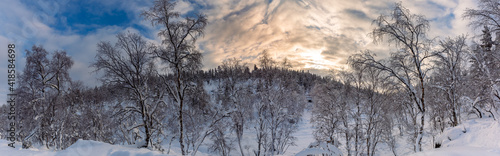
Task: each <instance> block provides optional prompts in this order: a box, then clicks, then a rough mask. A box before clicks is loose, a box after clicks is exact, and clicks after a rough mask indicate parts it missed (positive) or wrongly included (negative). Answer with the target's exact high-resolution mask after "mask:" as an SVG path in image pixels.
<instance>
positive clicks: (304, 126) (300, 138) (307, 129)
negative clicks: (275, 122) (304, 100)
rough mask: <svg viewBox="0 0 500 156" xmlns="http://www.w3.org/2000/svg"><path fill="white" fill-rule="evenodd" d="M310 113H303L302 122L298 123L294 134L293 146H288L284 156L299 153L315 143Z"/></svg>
mask: <svg viewBox="0 0 500 156" xmlns="http://www.w3.org/2000/svg"><path fill="white" fill-rule="evenodd" d="M311 116H312V114H311V112H310V111H307V110H306V111H304V113H303V116H302V120H301V121H300V122H299V130H298V131H297V132H295V133H294V136H295V137H297V140H296V142H295V144H296V145H295V146H290V147H289V148H288V150H287V151H286V152H285V154H284V155H294V154H296V153H299V152H300V151H302V150H304V149H306V148H307V147H308V146H309V144H310V143H312V142H314V141H316V140H315V139H314V135H313V134H312V133H313V130H314V127H313V125H312V124H311V122H309V121H310V119H311Z"/></svg>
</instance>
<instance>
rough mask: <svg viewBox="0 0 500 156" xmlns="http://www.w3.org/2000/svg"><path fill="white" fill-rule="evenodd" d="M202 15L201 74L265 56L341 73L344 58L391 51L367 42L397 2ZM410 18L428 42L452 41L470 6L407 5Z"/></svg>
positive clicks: (241, 7)
mask: <svg viewBox="0 0 500 156" xmlns="http://www.w3.org/2000/svg"><path fill="white" fill-rule="evenodd" d="M197 2H198V4H202V5H205V6H206V7H205V10H202V11H203V12H205V13H206V14H207V15H208V18H209V21H210V24H209V25H208V26H207V29H206V32H207V33H206V36H205V37H204V38H203V39H201V40H200V41H199V47H200V48H201V49H202V51H203V52H204V54H205V68H214V67H216V66H217V65H219V64H220V62H221V61H222V60H223V59H226V58H231V57H237V58H243V59H244V61H246V62H247V63H249V64H256V63H257V58H258V56H259V54H260V53H261V52H262V51H263V50H267V51H268V52H270V54H272V56H273V57H274V58H275V59H278V60H279V59H281V58H284V57H289V58H291V59H293V60H295V62H296V63H295V65H296V66H295V68H296V69H300V68H311V67H315V68H319V69H328V68H340V67H343V66H345V63H346V59H347V57H348V56H349V55H351V54H353V53H356V52H359V51H361V50H364V49H371V50H373V51H374V52H375V53H377V54H378V56H379V58H381V57H386V56H388V53H389V52H390V51H391V49H390V48H388V46H387V44H385V43H380V44H374V43H372V38H370V37H369V36H368V34H369V33H370V31H371V30H373V28H374V26H373V25H372V21H373V20H374V19H376V18H377V17H378V16H380V15H381V14H385V15H388V14H389V13H390V11H391V9H392V7H393V6H394V4H395V3H396V2H397V1H393V0H382V1H364V0H350V1H321V0H297V1H280V0H273V1H266V0H253V1H230V0H224V1H209V0H198V1H197ZM402 3H403V5H404V6H405V7H407V8H408V9H410V11H411V13H414V14H422V15H424V16H426V18H427V19H429V20H431V31H430V32H429V34H431V35H430V36H429V37H430V38H434V37H437V36H444V37H446V36H448V35H449V36H456V35H459V34H462V33H465V32H468V30H469V29H468V28H467V27H466V23H467V21H463V20H462V19H461V18H460V16H461V15H462V13H463V10H464V9H465V8H464V6H474V2H473V1H472V0H445V1H442V0H417V1H412V0H406V1H403V2H402Z"/></svg>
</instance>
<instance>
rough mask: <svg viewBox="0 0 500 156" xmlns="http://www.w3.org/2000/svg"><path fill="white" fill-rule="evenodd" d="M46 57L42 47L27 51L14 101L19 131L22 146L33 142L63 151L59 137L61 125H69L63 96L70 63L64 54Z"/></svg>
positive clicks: (60, 135)
mask: <svg viewBox="0 0 500 156" xmlns="http://www.w3.org/2000/svg"><path fill="white" fill-rule="evenodd" d="M49 55H50V54H49V53H48V52H47V51H46V50H45V49H44V48H43V47H42V46H33V47H32V50H31V51H29V50H26V66H25V68H24V71H23V73H22V74H21V76H20V79H21V81H20V84H19V88H18V90H17V93H18V95H19V96H20V97H23V98H19V99H18V100H19V101H17V102H18V103H19V106H18V107H19V108H18V109H17V110H20V113H19V114H23V115H21V116H19V122H20V123H21V124H20V131H19V136H20V138H21V139H22V142H23V146H24V147H29V146H30V145H31V143H32V142H35V143H41V144H42V145H44V146H46V147H47V148H50V147H55V148H56V149H62V148H63V143H62V141H60V140H61V137H63V136H64V135H66V134H64V133H63V132H62V130H63V129H64V124H65V123H66V122H68V121H67V120H64V119H66V118H67V115H71V114H68V112H67V110H68V109H67V105H66V102H65V101H64V100H63V98H62V97H63V95H64V93H65V92H66V91H67V89H68V84H69V83H70V82H71V79H70V77H69V74H68V73H69V69H70V68H71V66H72V65H73V61H72V60H71V58H70V57H69V56H67V55H66V52H65V51H55V52H54V53H52V58H51V59H49V58H48V57H49Z"/></svg>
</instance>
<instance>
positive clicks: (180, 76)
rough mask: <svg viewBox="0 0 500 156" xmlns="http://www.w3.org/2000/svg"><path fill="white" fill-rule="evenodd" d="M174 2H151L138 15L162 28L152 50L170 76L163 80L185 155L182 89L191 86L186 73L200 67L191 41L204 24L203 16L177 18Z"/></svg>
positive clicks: (201, 33) (187, 88)
mask: <svg viewBox="0 0 500 156" xmlns="http://www.w3.org/2000/svg"><path fill="white" fill-rule="evenodd" d="M174 6H175V3H173V2H171V1H170V0H158V1H155V3H154V6H153V7H151V8H150V9H149V10H148V11H144V12H143V13H142V16H144V17H145V19H146V20H149V21H151V24H152V25H153V26H157V25H160V26H162V27H163V29H162V30H161V31H160V32H159V33H158V36H160V37H162V39H163V41H162V44H161V45H158V46H157V48H156V49H155V50H154V52H153V53H154V55H155V56H156V57H157V58H160V59H161V60H163V62H164V63H166V64H167V65H168V67H169V68H170V71H171V72H172V74H173V76H174V79H173V80H165V82H166V85H167V91H168V92H169V95H170V96H172V98H173V99H174V101H175V102H177V105H178V108H179V109H178V110H179V114H178V115H179V133H180V137H179V143H180V146H181V151H182V155H186V154H187V153H186V147H185V145H184V139H185V138H184V123H183V114H184V113H183V109H184V99H185V97H186V90H189V89H191V88H193V85H192V84H191V83H190V82H189V80H187V79H186V77H187V76H186V74H188V73H190V72H196V71H197V70H198V69H199V68H200V67H201V66H202V64H201V59H202V55H201V53H200V52H199V51H197V50H196V48H195V46H194V43H195V42H196V39H197V38H198V37H200V36H202V35H203V30H204V29H205V26H206V25H207V18H206V17H205V15H202V14H200V15H198V16H197V17H195V18H191V17H186V18H184V19H183V20H182V19H179V16H180V14H179V12H175V11H174Z"/></svg>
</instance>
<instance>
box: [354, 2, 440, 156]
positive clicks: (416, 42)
mask: <svg viewBox="0 0 500 156" xmlns="http://www.w3.org/2000/svg"><path fill="white" fill-rule="evenodd" d="M374 23H375V24H376V26H377V28H375V29H374V30H373V32H372V36H373V38H374V41H388V42H389V43H393V44H394V45H395V46H396V48H397V50H396V51H395V52H392V53H391V57H390V58H389V59H388V60H376V59H375V58H374V54H372V53H370V52H362V53H360V54H356V55H354V56H353V57H354V59H353V60H355V61H354V63H357V64H365V65H367V66H371V67H374V68H377V69H379V70H382V71H384V72H386V73H387V74H388V75H390V76H391V77H392V78H394V79H396V80H397V81H398V82H399V83H400V85H402V86H403V87H404V88H405V90H406V92H407V93H408V95H409V96H410V97H411V99H412V108H414V109H416V110H417V112H418V116H419V117H420V121H419V122H418V123H416V124H418V125H415V131H417V132H418V135H417V136H416V139H415V140H416V141H415V144H414V151H422V148H421V145H422V137H423V135H424V125H425V115H426V104H427V103H426V100H425V97H426V96H425V89H426V88H425V86H426V83H427V75H426V74H427V70H428V64H427V62H428V61H427V59H428V58H430V57H431V56H432V55H431V52H430V50H431V49H430V43H431V42H430V40H428V39H427V37H426V34H427V31H428V30H429V21H428V20H427V19H425V17H424V16H422V15H415V14H411V13H410V11H409V10H408V9H406V8H405V7H404V6H403V5H402V4H401V3H396V5H395V7H394V9H393V11H392V14H391V15H390V16H384V15H381V16H379V17H378V18H377V19H376V20H375V21H374ZM384 38H385V39H384Z"/></svg>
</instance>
